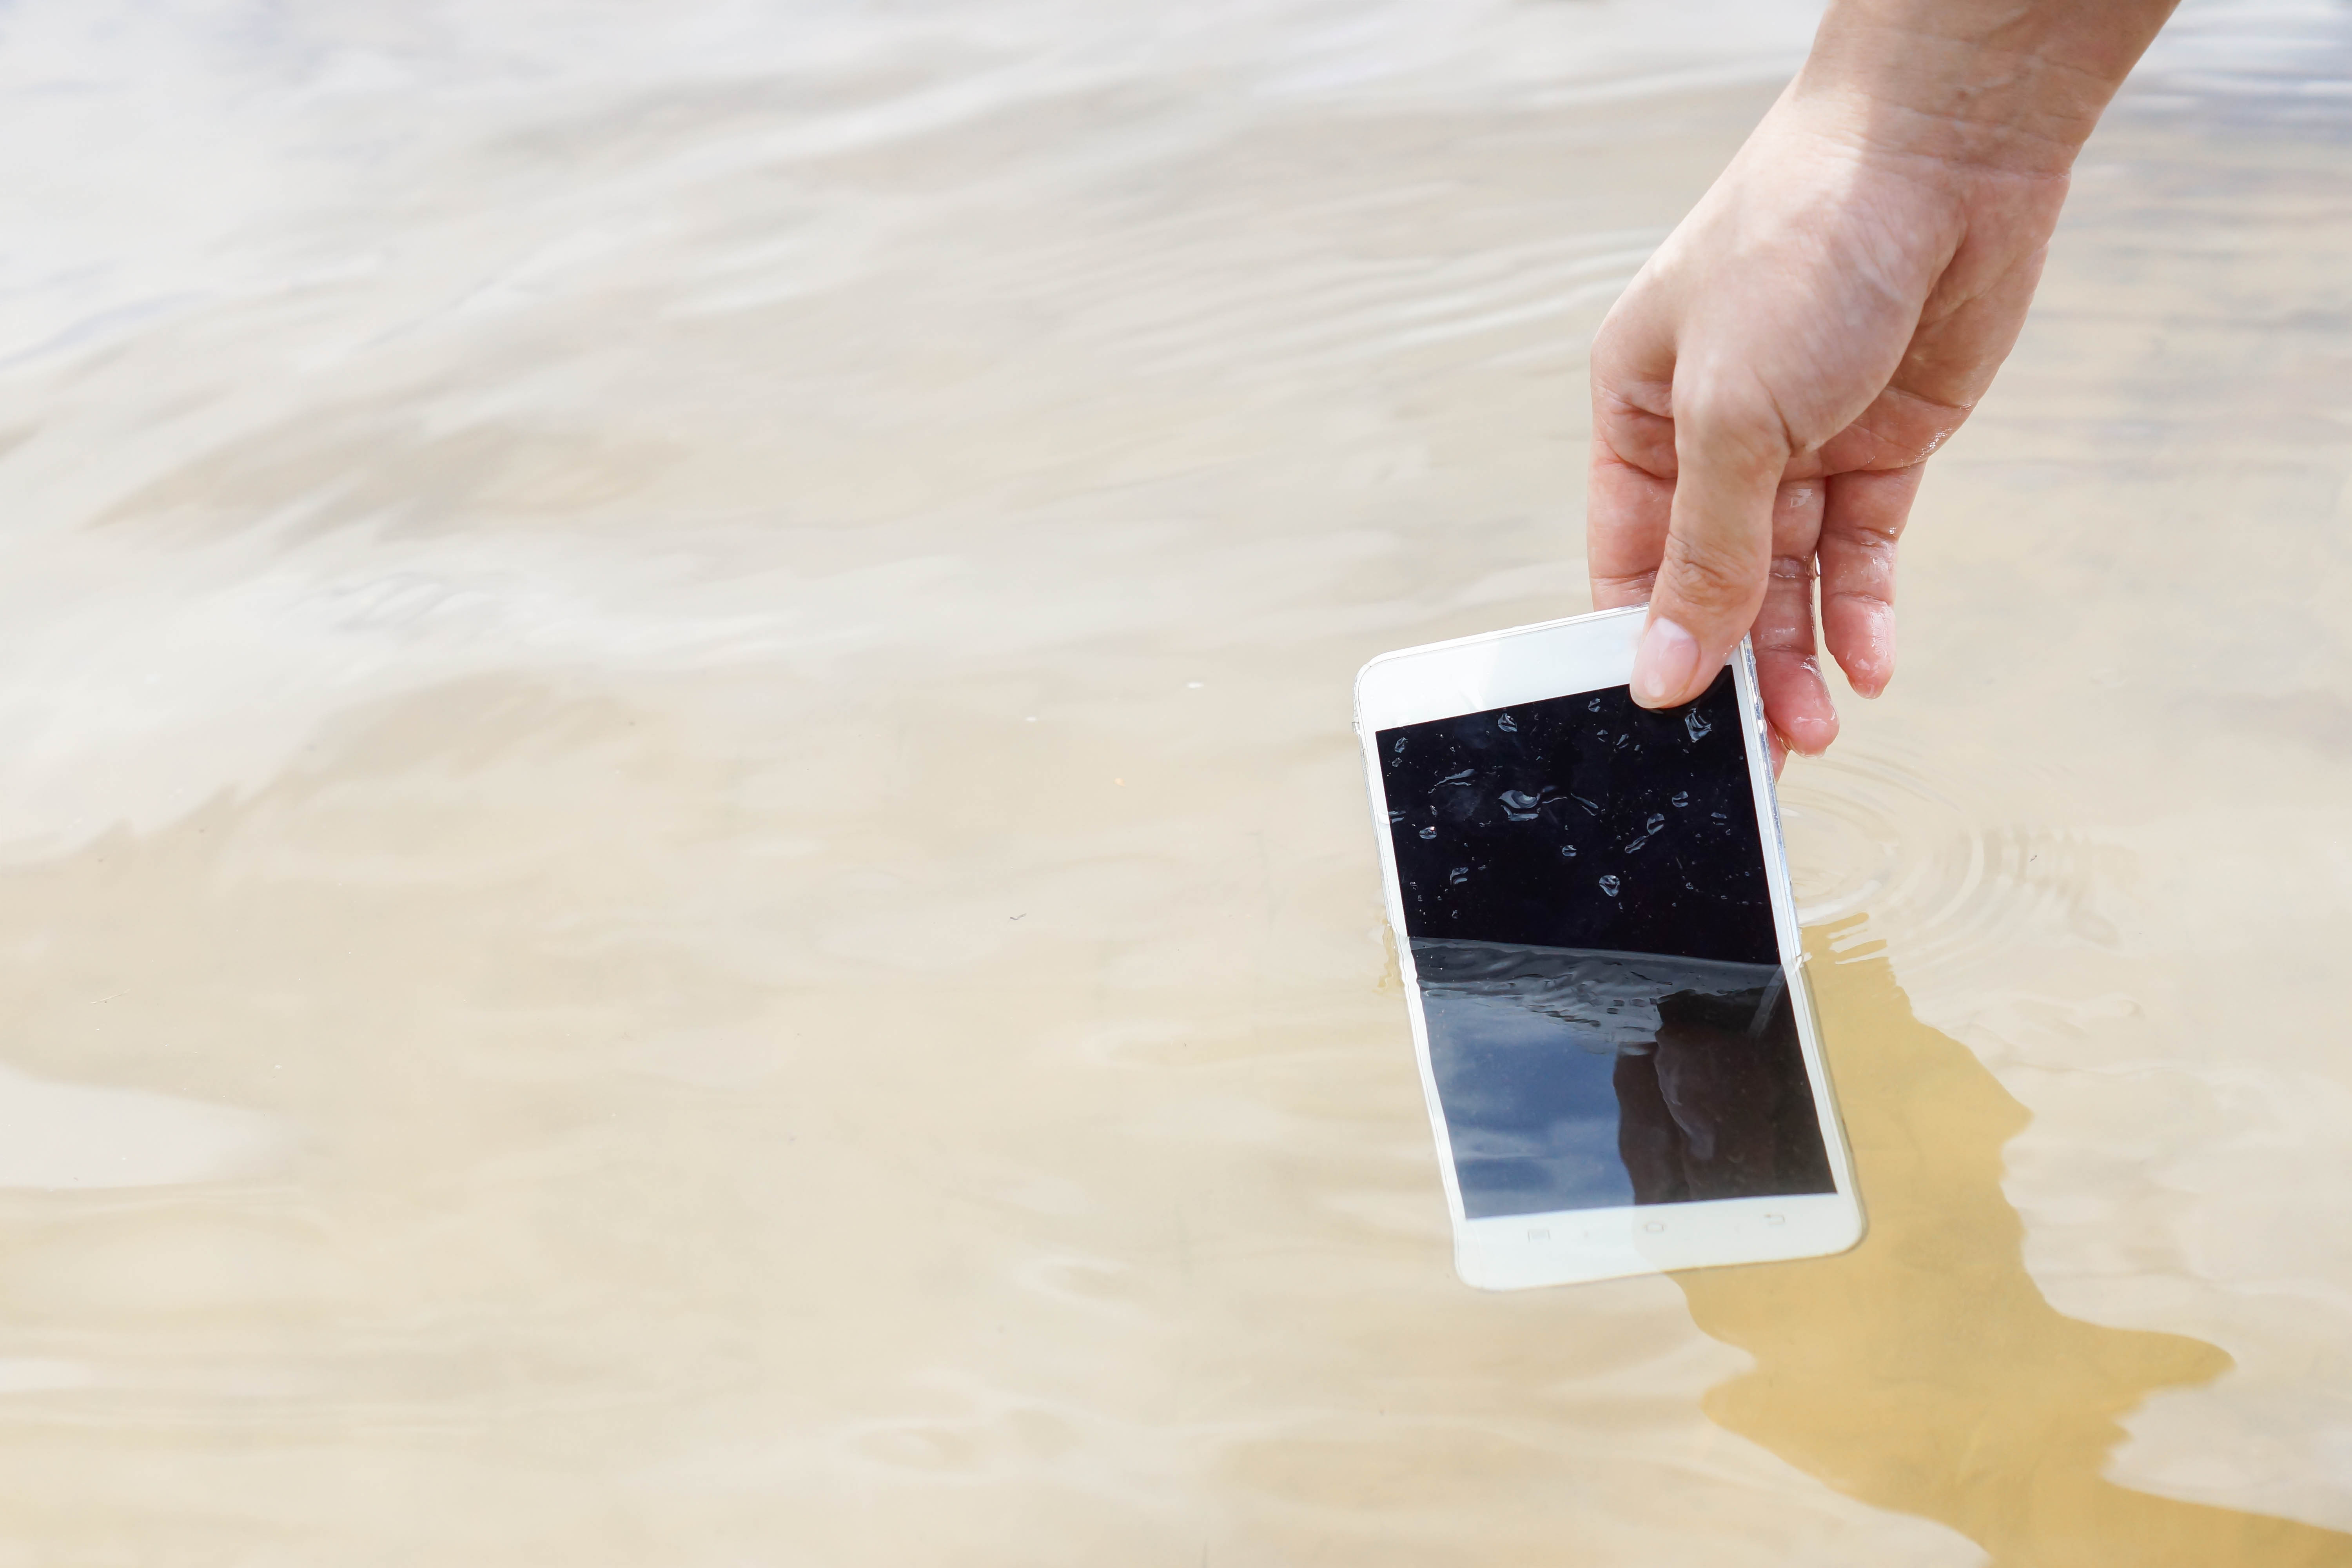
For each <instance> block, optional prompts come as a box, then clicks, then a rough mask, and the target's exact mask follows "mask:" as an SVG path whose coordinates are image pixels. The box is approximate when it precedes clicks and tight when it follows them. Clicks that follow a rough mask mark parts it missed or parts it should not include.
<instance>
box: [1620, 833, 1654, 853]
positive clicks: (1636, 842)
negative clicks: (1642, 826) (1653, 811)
mask: <svg viewBox="0 0 2352 1568" xmlns="http://www.w3.org/2000/svg"><path fill="white" fill-rule="evenodd" d="M1649 841H1650V836H1649V835H1648V834H1646V833H1644V834H1643V835H1642V836H1641V837H1638V838H1629V839H1627V840H1626V841H1625V853H1626V854H1628V855H1639V854H1640V853H1641V852H1642V846H1643V845H1644V844H1647V843H1648V842H1649Z"/></svg>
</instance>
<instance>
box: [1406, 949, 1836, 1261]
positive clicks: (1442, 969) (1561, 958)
mask: <svg viewBox="0 0 2352 1568" xmlns="http://www.w3.org/2000/svg"><path fill="white" fill-rule="evenodd" d="M1412 954H1413V967H1414V969H1415V971H1416V973H1417V975H1418V979H1419V982H1420V986H1421V993H1422V1006H1423V1016H1424V1017H1425V1018H1426V1019H1427V1021H1428V1025H1429V1050H1430V1062H1431V1066H1432V1068H1433V1070H1434V1071H1435V1073H1436V1076H1437V1087H1438V1095H1439V1099H1440V1100H1441V1101H1442V1103H1443V1104H1444V1110H1445V1123H1446V1130H1447V1132H1448V1135H1449V1137H1450V1138H1451V1140H1452V1142H1453V1146H1454V1167H1455V1170H1456V1173H1457V1174H1458V1175H1459V1178H1460V1181H1461V1186H1462V1202H1463V1208H1464V1211H1465V1213H1466V1214H1467V1215H1468V1216H1469V1217H1470V1218H1472V1219H1485V1218H1489V1217H1492V1216H1494V1215H1513V1214H1541V1213H1547V1212H1549V1211H1552V1210H1557V1209H1578V1208H1600V1207H1616V1206H1619V1205H1626V1204H1631V1203H1635V1202H1656V1201H1660V1200H1661V1195H1662V1194H1661V1193H1660V1192H1659V1191H1657V1190H1652V1191H1649V1192H1646V1193H1637V1191H1636V1189H1635V1184H1634V1183H1633V1180H1632V1178H1631V1177H1630V1176H1629V1174H1628V1173H1627V1170H1626V1164H1625V1155H1624V1152H1623V1151H1622V1145H1621V1142H1620V1130H1621V1122H1622V1115H1623V1108H1622V1099H1621V1096H1620V1089H1619V1085H1618V1083H1617V1066H1618V1060H1619V1058H1620V1057H1621V1056H1624V1055H1628V1054H1632V1055H1636V1056H1641V1057H1643V1058H1645V1060H1646V1059H1647V1058H1649V1056H1650V1054H1651V1052H1652V1051H1653V1049H1654V1047H1655V1046H1656V1043H1657V1041H1658V1038H1659V1030H1660V1028H1661V1026H1662V1025H1661V1014H1660V1005H1661V1004H1662V1003H1664V1002H1665V1001H1666V1000H1667V999H1668V998H1670V997H1676V996H1679V997H1682V998H1685V1001H1686V1002H1688V1001H1692V1000H1696V999H1700V998H1721V999H1722V1000H1723V1001H1724V1002H1726V1003H1728V1004H1730V1009H1731V1012H1732V1014H1733V1016H1734V1019H1735V1020H1738V1021H1744V1019H1742V1017H1741V1016H1742V1015H1747V1014H1752V1017H1753V1022H1752V1023H1749V1024H1748V1027H1747V1028H1746V1030H1745V1031H1744V1033H1745V1035H1746V1036H1747V1037H1748V1039H1749V1040H1750V1041H1757V1039H1758V1035H1759V1030H1760V1029H1761V1028H1762V1026H1763V1025H1764V1022H1765V1020H1766V1019H1767V1017H1768V1016H1770V1015H1771V1010H1772V1009H1773V1008H1774V1007H1775V1006H1776V1005H1778V1004H1779V1003H1780V998H1781V996H1782V988H1781V975H1780V968H1779V966H1778V965H1774V964H1748V963H1722V962H1717V961H1709V960H1705V959H1691V958H1677V957H1672V956H1667V955H1663V954H1657V953H1638V952H1599V951H1593V950H1590V949H1575V948H1553V947H1535V946H1529V945H1527V944H1524V943H1517V942H1449V941H1443V940H1423V941H1417V942H1414V943H1413V944H1412ZM1738 1021H1734V1022H1732V1023H1731V1024H1730V1027H1731V1028H1732V1029H1733V1030H1735V1031H1738ZM1687 1034H1688V1031H1687V1030H1685V1044H1684V1047H1683V1049H1684V1051H1685V1056H1684V1057H1683V1058H1680V1059H1681V1061H1682V1062H1683V1063H1684V1065H1685V1070H1684V1071H1683V1072H1681V1073H1680V1074H1679V1075H1678V1078H1679V1079H1682V1080H1685V1081H1681V1082H1679V1083H1678V1088H1679V1089H1682V1090H1683V1091H1684V1092H1685V1097H1686V1098H1687V1096H1688V1095H1690V1094H1693V1093H1695V1094H1696V1096H1697V1098H1696V1100H1693V1101H1692V1102H1691V1103H1689V1104H1686V1105H1685V1106H1683V1107H1682V1110H1681V1111H1679V1112H1677V1113H1676V1114H1677V1115H1678V1116H1686V1117H1687V1118H1688V1119H1690V1120H1692V1121H1694V1124H1695V1126H1696V1125H1701V1124H1703V1125H1704V1126H1712V1124H1713V1121H1714V1120H1715V1119H1716V1114H1717V1113H1718V1112H1719V1113H1723V1114H1727V1115H1732V1116H1734V1117H1735V1118H1736V1117H1737V1116H1738V1114H1739V1113H1740V1112H1742V1111H1744V1110H1753V1109H1755V1108H1754V1106H1753V1105H1752V1103H1749V1102H1748V1101H1747V1100H1746V1099H1745V1096H1746V1095H1747V1094H1749V1093H1752V1092H1753V1091H1754V1089H1756V1088H1757V1086H1756V1085H1755V1084H1753V1083H1749V1082H1748V1081H1747V1080H1746V1079H1741V1078H1740V1076H1739V1074H1738V1072H1737V1071H1735V1072H1733V1074H1732V1076H1731V1077H1730V1078H1727V1079H1725V1080H1724V1082H1723V1083H1721V1084H1712V1085H1704V1086H1703V1079H1704V1077H1705V1075H1702V1076H1701V1077H1700V1078H1692V1077H1691V1076H1690V1074H1689V1072H1688V1071H1687V1068H1688V1065H1689V1063H1690V1058H1689V1057H1688V1054H1687V1053H1688V1048H1689V1041H1688V1039H1687V1038H1686V1037H1687ZM1723 1038H1724V1039H1725V1041H1726V1043H1730V1041H1731V1040H1732V1039H1735V1038H1737V1035H1736V1034H1735V1035H1734V1036H1727V1037H1723ZM1758 1043H1759V1044H1760V1041H1759V1042H1758ZM1736 1054H1737V1055H1738V1056H1740V1057H1742V1058H1748V1053H1747V1052H1739V1053H1736ZM1748 1059H1749V1060H1750V1061H1751V1062H1752V1061H1753V1060H1754V1058H1748ZM1722 1065H1724V1066H1726V1067H1730V1066H1732V1065H1733V1064H1732V1063H1731V1062H1730V1061H1729V1060H1728V1059H1726V1060H1725V1061H1724V1063H1723V1064H1722ZM1793 1067H1794V1060H1793V1058H1791V1059H1790V1061H1789V1062H1788V1063H1786V1064H1783V1071H1785V1070H1787V1068H1793ZM1797 1070H1798V1071H1800V1072H1801V1068H1799V1069H1797ZM1780 1088H1781V1089H1782V1090H1783V1091H1784V1092H1785V1091H1787V1090H1790V1089H1793V1090H1794V1091H1796V1092H1798V1093H1801V1092H1802V1085H1801V1082H1796V1083H1790V1084H1783V1085H1781V1086H1780ZM1735 1090H1737V1091H1738V1092H1735ZM1727 1094H1729V1095H1730V1096H1731V1099H1730V1100H1722V1097H1723V1096H1725V1095H1727ZM1718 1100H1722V1102H1721V1103H1717V1101H1718ZM1654 1109H1656V1110H1660V1111H1661V1112H1662V1113H1663V1111H1664V1107H1655V1108H1654ZM1653 1131H1664V1129H1663V1128H1660V1129H1654V1130H1653ZM1692 1131H1693V1129H1692V1128H1684V1129H1683V1132H1684V1133H1685V1135H1688V1134H1691V1133H1692ZM1710 1149H1711V1144H1708V1143H1707V1142H1706V1140H1705V1139H1704V1138H1701V1139H1699V1140H1698V1141H1697V1142H1694V1143H1693V1144H1692V1152H1693V1153H1694V1154H1695V1155H1696V1158H1697V1159H1698V1160H1699V1162H1700V1164H1701V1166H1702V1167H1704V1166H1705V1165H1706V1163H1707V1162H1708V1161H1709V1160H1710V1159H1711V1157H1712V1156H1711V1153H1710ZM1761 1173H1763V1172H1762V1169H1761V1168H1759V1174H1761ZM1656 1185H1657V1184H1656V1183H1655V1182H1653V1183H1652V1187H1653V1189H1655V1188H1656ZM1774 1190H1778V1189H1777V1188H1775V1189H1774ZM1675 1195H1676V1196H1690V1195H1695V1194H1691V1193H1689V1192H1685V1191H1683V1190H1682V1189H1681V1186H1680V1184H1677V1185H1676V1188H1675ZM1715 1195H1727V1194H1725V1193H1717V1194H1715Z"/></svg>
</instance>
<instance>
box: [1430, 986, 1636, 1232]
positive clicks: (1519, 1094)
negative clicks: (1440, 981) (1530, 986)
mask: <svg viewBox="0 0 2352 1568" xmlns="http://www.w3.org/2000/svg"><path fill="white" fill-rule="evenodd" d="M1422 1006H1423V1016H1425V1017H1426V1018H1427V1019H1428V1021H1429V1057H1430V1065H1431V1066H1432V1067H1433V1068H1434V1069H1435V1071H1436V1074H1437V1092H1438V1098H1439V1099H1440V1100H1442V1101H1443V1102H1444V1107H1445V1127H1446V1132H1447V1134H1448V1136H1449V1137H1450V1138H1451V1139H1452V1140H1453V1143H1454V1170H1455V1172H1456V1173H1457V1174H1458V1175H1459V1177H1460V1179H1461V1184H1462V1206H1463V1210H1464V1212H1465V1214H1467V1215H1469V1217H1470V1218H1472V1219H1486V1218H1489V1217H1491V1216H1493V1215H1509V1214H1543V1213H1546V1212H1549V1211H1550V1210H1553V1209H1576V1208H1613V1207H1618V1206H1621V1205H1626V1204H1630V1203H1632V1202H1633V1183H1632V1181H1631V1180H1629V1179H1628V1178H1627V1176H1626V1174H1625V1164H1624V1162H1623V1161H1622V1159H1620V1158H1619V1157H1618V1153H1617V1092H1616V1090H1615V1089H1613V1088H1612V1086H1611V1083H1610V1075H1611V1074H1612V1072H1613V1071H1614V1070H1615V1068H1616V1066H1617V1052H1616V1050H1615V1048H1614V1047H1612V1046H1611V1045H1610V1043H1609V1042H1608V1041H1607V1039H1606V1038H1604V1037H1601V1036H1599V1035H1596V1034H1591V1033H1588V1032H1586V1031H1583V1030H1580V1029H1579V1028H1577V1027H1576V1026H1573V1025H1571V1024H1570V1023H1568V1022H1566V1021H1565V1020H1563V1019H1560V1018H1559V1017H1555V1016H1552V1015H1550V1014H1549V1013H1544V1012H1539V1011H1537V1010H1536V1009H1534V1008H1533V1007H1531V1006H1530V1005H1528V1002H1527V1001H1526V1000H1525V999H1523V998H1521V997H1518V996H1514V995H1509V994H1500V995H1488V996H1469V995H1460V994H1451V995H1449V994H1444V993H1441V992H1429V993H1424V994H1423V998H1422Z"/></svg>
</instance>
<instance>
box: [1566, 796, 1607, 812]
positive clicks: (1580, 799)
mask: <svg viewBox="0 0 2352 1568" xmlns="http://www.w3.org/2000/svg"><path fill="white" fill-rule="evenodd" d="M1568 798H1569V799H1570V800H1572V801H1574V802H1576V804H1577V805H1580V806H1582V807H1584V809H1585V810H1587V811H1589V812H1591V814H1592V815H1593V816H1600V815H1601V808H1600V807H1599V806H1597V805H1593V804H1592V802H1591V801H1589V800H1587V799H1585V798H1584V797H1583V796H1582V795H1570V796H1569V797H1568Z"/></svg>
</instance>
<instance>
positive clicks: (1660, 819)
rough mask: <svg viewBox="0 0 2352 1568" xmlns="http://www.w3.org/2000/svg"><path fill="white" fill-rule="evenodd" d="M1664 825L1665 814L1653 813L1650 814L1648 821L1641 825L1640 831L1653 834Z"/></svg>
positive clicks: (1660, 812) (1661, 812)
mask: <svg viewBox="0 0 2352 1568" xmlns="http://www.w3.org/2000/svg"><path fill="white" fill-rule="evenodd" d="M1665 825H1666V814H1665V813H1664V812H1663V811H1654V812H1652V813H1650V820H1649V821H1647V822H1645V823H1643V824H1642V831H1643V832H1644V833H1655V832H1656V831H1657V830H1658V829H1659V828H1661V827H1664V826H1665Z"/></svg>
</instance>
